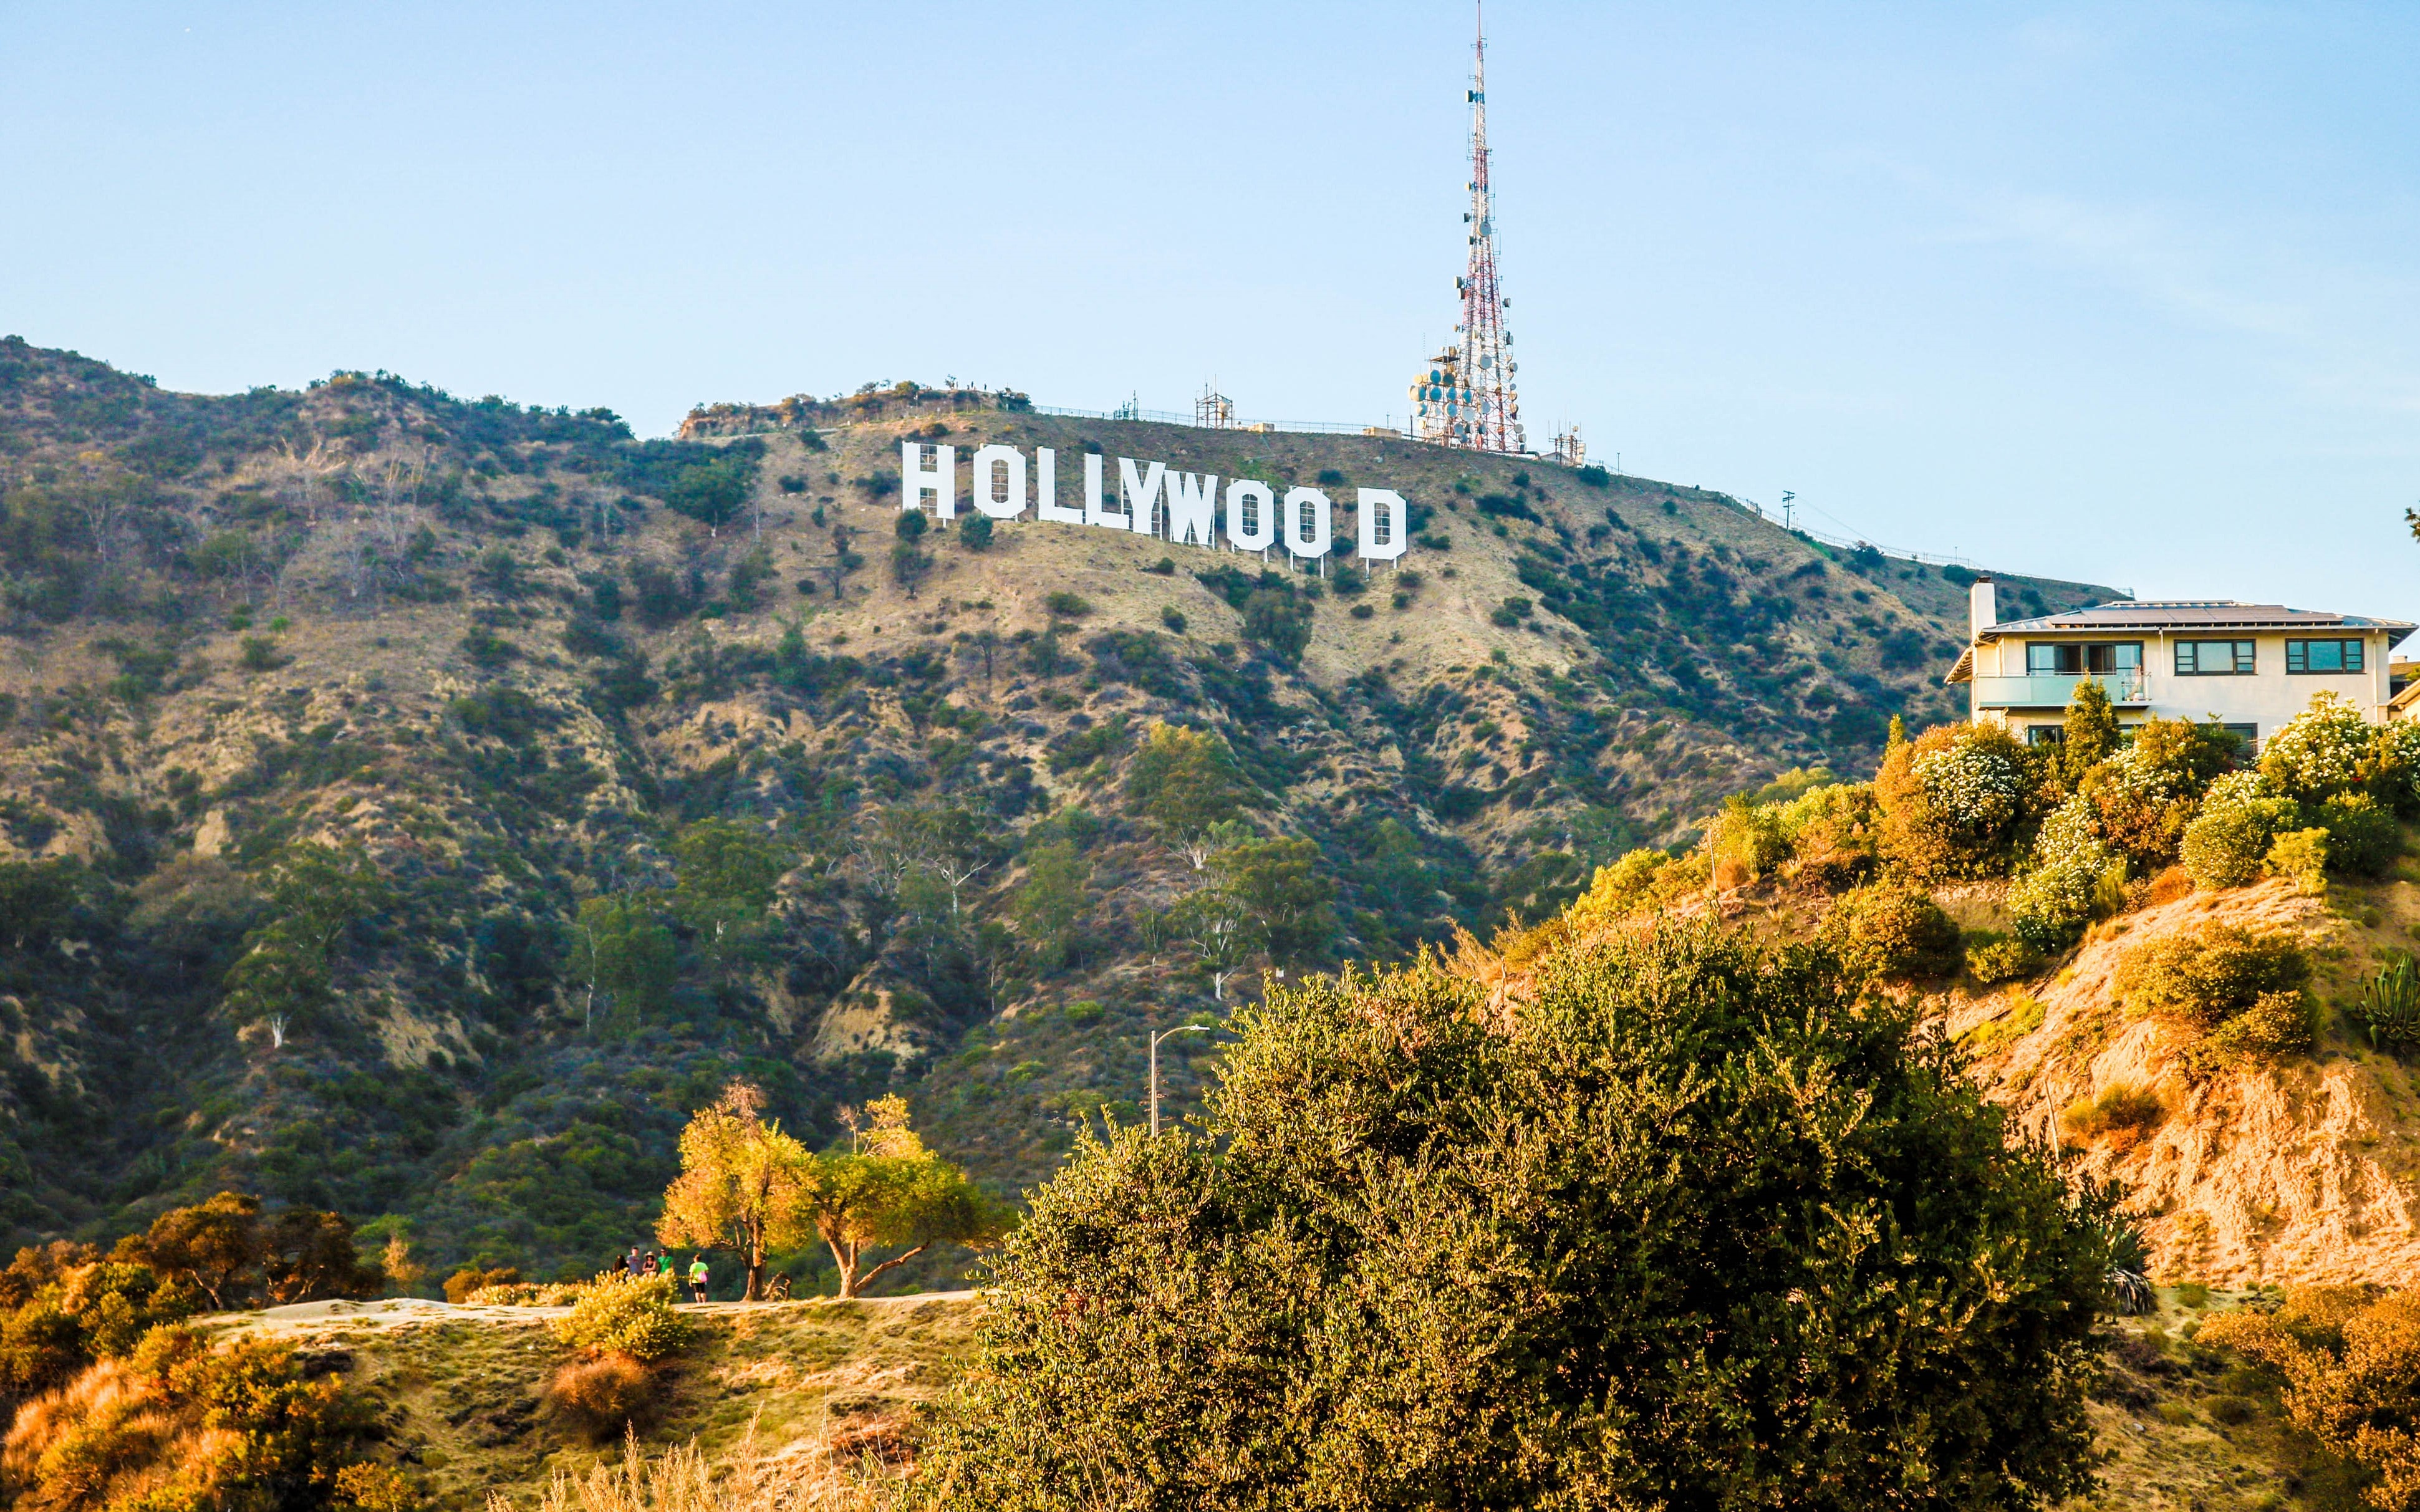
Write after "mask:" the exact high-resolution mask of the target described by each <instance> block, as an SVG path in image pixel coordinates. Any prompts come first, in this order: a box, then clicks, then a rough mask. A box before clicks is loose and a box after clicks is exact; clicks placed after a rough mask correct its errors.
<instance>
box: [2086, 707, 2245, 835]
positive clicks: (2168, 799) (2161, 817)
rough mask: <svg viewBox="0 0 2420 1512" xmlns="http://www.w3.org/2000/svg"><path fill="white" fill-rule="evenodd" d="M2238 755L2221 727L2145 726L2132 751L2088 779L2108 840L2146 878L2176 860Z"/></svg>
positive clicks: (2158, 722) (2100, 829) (2154, 722)
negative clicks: (2215, 782) (2208, 793)
mask: <svg viewBox="0 0 2420 1512" xmlns="http://www.w3.org/2000/svg"><path fill="white" fill-rule="evenodd" d="M2233 748H2234V741H2233V739H2232V737H2230V736H2228V735H2227V734H2226V733H2225V732H2223V731H2222V730H2220V729H2219V728H2218V727H2217V726H2216V725H2201V724H2193V723H2190V722H2188V721H2186V720H2183V719H2149V720H2146V721H2145V722H2144V723H2143V724H2142V725H2140V726H2138V727H2137V728H2136V730H2135V732H2134V739H2133V743H2132V744H2130V745H2127V746H2126V747H2124V748H2121V749H2119V750H2118V752H2117V753H2116V754H2115V755H2113V756H2111V757H2109V758H2108V759H2107V760H2106V761H2104V762H2102V764H2100V765H2099V766H2098V767H2096V768H2095V769H2093V770H2092V771H2091V772H2090V773H2089V774H2087V775H2086V777H2085V778H2084V780H2083V791H2084V794H2085V795H2086V798H2087V800H2088V801H2089V802H2090V803H2091V805H2092V807H2093V812H2094V816H2095V820H2096V825H2095V830H2096V833H2098V834H2099V836H2100V838H2101V840H2102V842H2103V843H2104V844H2107V845H2108V846H2110V847H2111V848H2112V849H2114V850H2118V851H2121V852H2123V853H2124V854H2125V856H2127V858H2128V859H2129V860H2131V861H2132V862H2133V863H2134V867H2135V869H2136V870H2137V871H2140V872H2151V871H2156V870H2158V869H2159V868H2160V867H2163V866H2165V865H2166V864H2167V863H2169V862H2170V861H2173V860H2175V859H2176V858H2177V848H2178V842H2179V841H2180V839H2181V837H2182V836H2183V834H2184V831H2185V827H2186V825H2188V823H2190V822H2191V820H2192V819H2193V817H2194V813H2195V804H2196V803H2197V802H2199V800H2200V799H2201V796H2202V794H2203V791H2204V790H2205V789H2207V788H2208V787H2209V786H2210V785H2211V779H2213V778H2215V777H2217V776H2218V775H2219V774H2220V773H2221V772H2223V771H2225V770H2226V766H2227V764H2228V762H2229V761H2230V760H2231V759H2232V753H2233Z"/></svg>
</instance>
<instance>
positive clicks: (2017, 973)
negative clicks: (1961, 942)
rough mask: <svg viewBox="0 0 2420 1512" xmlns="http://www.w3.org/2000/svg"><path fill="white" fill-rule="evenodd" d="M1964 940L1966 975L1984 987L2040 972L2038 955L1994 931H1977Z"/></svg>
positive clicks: (2021, 942) (2023, 943) (2024, 945)
mask: <svg viewBox="0 0 2420 1512" xmlns="http://www.w3.org/2000/svg"><path fill="white" fill-rule="evenodd" d="M1967 940H1968V944H1967V946H1966V974H1967V975H1968V976H1970V977H1972V978H1974V979H1975V980H1977V981H1978V982H1981V983H1982V984H1983V985H1984V986H1986V987H1989V986H1991V985H1993V983H1995V982H2003V981H2014V980H2016V979H2018V978H2019V977H2030V976H2032V975H2033V974H2034V973H2035V972H2037V971H2039V970H2040V969H2041V964H2042V955H2041V952H2040V950H2037V949H2034V948H2033V947H2032V946H2031V945H2029V944H2027V943H2026V942H2025V941H2024V940H2022V939H2016V938H2013V937H2011V936H2009V935H2006V934H2003V933H2000V932H1999V931H1997V930H1977V931H1976V932H1975V933H1972V934H1970V935H1968V936H1967Z"/></svg>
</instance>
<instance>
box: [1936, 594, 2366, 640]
mask: <svg viewBox="0 0 2420 1512" xmlns="http://www.w3.org/2000/svg"><path fill="white" fill-rule="evenodd" d="M2085 630H2384V631H2387V632H2389V633H2390V634H2392V635H2393V636H2394V637H2395V638H2396V639H2397V640H2401V639H2402V638H2403V637H2404V636H2406V635H2409V634H2410V633H2411V632H2412V625H2411V624H2410V623H2409V622H2408V621H2404V620H2381V619H2373V618H2371V617H2370V616H2368V615H2366V614H2332V613H2329V612H2327V611H2325V610H2322V609H2288V608H2287V607H2286V606H2285V605H2283V604H2242V603H2238V602H2237V601H2236V600H2234V599H2231V598H2172V599H2146V598H2125V599H2119V600H2118V601H2117V602H2116V603H2111V604H2095V605H2093V606H2092V607H2091V608H2089V609H2069V610H2067V611H2066V612H2065V613H2063V614H2044V615H2041V616H2040V617H2038V618H2035V619H2030V620H2004V621H2002V622H2001V623H2000V624H1998V625H1988V626H1986V627H1985V628H1983V629H1980V630H1978V631H1976V632H1975V639H1976V640H1977V641H1978V642H1979V641H1984V640H1996V639H1998V638H1999V637H2001V636H2004V635H2044V634H2047V635H2059V634H2065V633H2070V632H2077V631H2085Z"/></svg>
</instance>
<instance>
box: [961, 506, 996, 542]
mask: <svg viewBox="0 0 2420 1512" xmlns="http://www.w3.org/2000/svg"><path fill="white" fill-rule="evenodd" d="M991 532H992V524H991V517H990V516H989V515H970V516H969V517H967V519H966V522H965V523H964V524H962V525H960V526H959V527H958V544H959V545H960V546H963V547H965V548H967V549H968V550H970V551H988V550H990V549H991Z"/></svg>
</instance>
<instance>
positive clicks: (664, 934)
mask: <svg viewBox="0 0 2420 1512" xmlns="http://www.w3.org/2000/svg"><path fill="white" fill-rule="evenodd" d="M673 965H674V944H673V932H672V930H671V929H670V928H668V927H667V926H666V925H665V923H664V921H663V915H662V913H661V912H660V911H659V907H658V905H657V903H656V900H655V898H654V897H653V896H652V895H650V894H647V893H644V892H613V893H603V894H599V895H598V896H597V897H594V898H585V899H582V901H581V903H580V913H579V917H578V918H577V919H576V920H575V921H574V922H573V924H572V930H571V969H572V972H573V974H574V975H576V976H577V977H578V978H579V979H580V980H582V982H584V983H585V984H586V992H585V995H584V996H583V998H582V1005H581V1027H582V1029H593V1028H595V1027H596V1024H597V1011H598V1010H599V1009H600V1008H601V1009H603V1010H604V1011H605V1013H606V1016H607V1019H608V1022H612V1023H620V1024H625V1025H628V1024H631V1023H635V1022H637V1021H638V1020H639V1019H640V1018H642V1017H644V1015H646V1014H648V1013H651V1012H653V1011H656V1010H658V1009H659V1008H661V1007H662V1006H663V1005H664V1004H665V1002H666V1001H668V1000H669V999H670V998H671V995H672V987H673Z"/></svg>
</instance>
